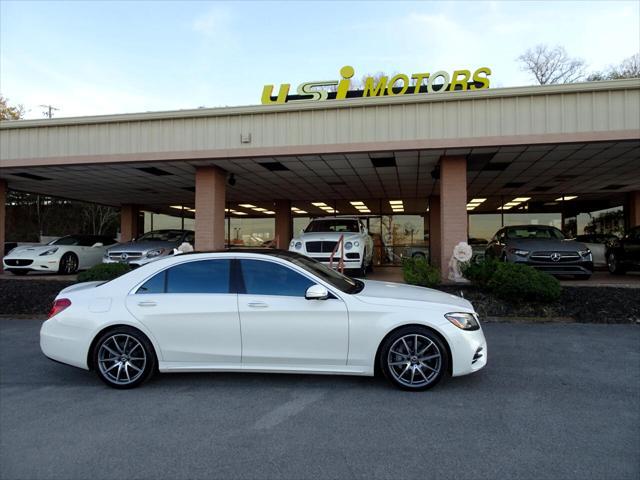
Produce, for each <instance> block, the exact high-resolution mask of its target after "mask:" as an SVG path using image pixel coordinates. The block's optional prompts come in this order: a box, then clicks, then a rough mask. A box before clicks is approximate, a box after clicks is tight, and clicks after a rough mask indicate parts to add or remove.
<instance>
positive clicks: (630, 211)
mask: <svg viewBox="0 0 640 480" xmlns="http://www.w3.org/2000/svg"><path fill="white" fill-rule="evenodd" d="M638 225H640V191H635V192H629V198H628V200H627V227H629V228H631V227H637V226H638Z"/></svg>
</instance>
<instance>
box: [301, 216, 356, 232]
mask: <svg viewBox="0 0 640 480" xmlns="http://www.w3.org/2000/svg"><path fill="white" fill-rule="evenodd" d="M359 231H360V229H359V228H358V221H357V220H335V219H334V220H314V221H312V222H311V223H310V224H309V226H308V227H307V228H306V229H305V233H323V232H349V233H358V232H359Z"/></svg>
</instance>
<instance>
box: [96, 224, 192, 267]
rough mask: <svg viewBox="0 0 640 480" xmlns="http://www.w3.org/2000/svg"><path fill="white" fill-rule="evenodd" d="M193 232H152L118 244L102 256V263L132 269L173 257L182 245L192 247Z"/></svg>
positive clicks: (169, 230)
mask: <svg viewBox="0 0 640 480" xmlns="http://www.w3.org/2000/svg"><path fill="white" fill-rule="evenodd" d="M194 240H195V232H194V231H193V230H171V229H168V230H152V231H150V232H147V233H145V234H144V235H142V236H140V237H138V238H137V239H135V240H133V241H131V242H127V243H120V244H118V245H116V246H114V247H112V248H110V249H109V250H107V252H106V253H105V254H104V257H103V259H102V261H103V262H104V263H127V264H129V265H131V266H132V267H133V268H136V267H139V266H141V265H144V264H146V263H149V262H153V261H155V260H158V259H160V258H162V257H166V256H168V255H173V253H174V252H173V251H174V249H176V248H178V247H179V246H180V245H182V244H183V243H188V244H190V245H191V246H194Z"/></svg>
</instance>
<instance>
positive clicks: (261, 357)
mask: <svg viewBox="0 0 640 480" xmlns="http://www.w3.org/2000/svg"><path fill="white" fill-rule="evenodd" d="M105 299H108V300H109V302H105ZM40 346H41V349H42V351H43V353H44V354H45V355H46V356H47V357H49V358H51V359H53V360H56V361H58V362H62V363H66V364H69V365H72V366H75V367H79V368H83V369H85V370H88V369H91V370H95V371H96V373H97V375H98V377H99V378H100V379H101V380H102V381H103V382H104V383H106V384H107V385H109V386H111V387H115V388H131V387H136V386H138V385H140V384H141V383H142V382H144V381H145V380H146V379H147V378H148V377H150V376H151V375H152V374H153V373H154V372H155V371H156V370H159V371H160V372H205V371H211V372H213V371H233V372H278V373H322V374H341V375H364V376H372V375H374V373H375V372H376V370H377V369H378V368H379V369H380V370H381V371H382V372H383V373H384V374H385V375H386V376H387V378H388V379H389V380H390V381H391V382H392V383H393V384H394V385H396V386H397V387H399V388H403V389H407V390H424V389H427V388H430V387H433V386H434V385H436V384H437V383H438V382H439V381H440V379H441V378H442V377H444V376H445V375H453V376H459V375H466V374H469V373H473V372H476V371H478V370H480V369H481V368H482V367H484V366H485V364H486V362H487V344H486V341H485V338H484V334H483V332H482V328H481V326H480V323H479V321H478V315H477V314H476V313H475V311H474V309H473V306H472V305H471V304H470V303H469V302H468V301H467V300H465V299H463V298H460V297H457V296H454V295H450V294H446V293H443V292H438V291H436V290H431V289H427V288H422V287H414V286H409V285H403V284H397V283H386V282H376V281H364V280H355V279H352V278H349V277H347V276H344V275H342V274H340V273H338V272H336V271H334V270H332V269H330V268H328V267H326V266H324V265H322V264H320V263H319V262H316V261H314V260H312V259H309V258H307V257H305V256H303V255H300V254H297V253H292V252H286V251H282V250H271V249H262V250H253V251H251V250H236V251H229V252H218V253H188V254H184V255H176V256H173V257H169V258H163V259H161V260H159V261H157V262H153V263H150V264H148V265H144V266H142V267H140V268H138V269H135V270H132V271H131V272H128V273H126V274H125V275H123V276H121V277H118V278H116V279H115V280H112V281H110V282H107V283H101V282H88V283H82V284H76V285H73V286H71V287H67V288H65V289H64V290H62V291H61V292H60V293H59V294H58V296H57V297H56V299H55V301H54V303H53V307H52V309H51V312H50V314H49V319H48V320H47V321H46V322H44V324H43V325H42V329H41V331H40Z"/></svg>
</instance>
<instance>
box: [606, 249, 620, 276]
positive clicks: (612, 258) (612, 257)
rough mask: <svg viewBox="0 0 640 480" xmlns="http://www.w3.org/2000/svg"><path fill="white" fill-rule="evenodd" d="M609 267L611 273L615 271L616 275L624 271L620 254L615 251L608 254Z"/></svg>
mask: <svg viewBox="0 0 640 480" xmlns="http://www.w3.org/2000/svg"><path fill="white" fill-rule="evenodd" d="M607 268H608V269H609V273H613V274H614V275H619V274H622V273H624V268H623V267H622V265H620V262H619V261H618V256H617V255H616V254H615V252H611V253H609V255H607Z"/></svg>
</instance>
